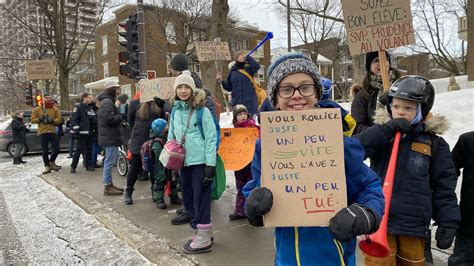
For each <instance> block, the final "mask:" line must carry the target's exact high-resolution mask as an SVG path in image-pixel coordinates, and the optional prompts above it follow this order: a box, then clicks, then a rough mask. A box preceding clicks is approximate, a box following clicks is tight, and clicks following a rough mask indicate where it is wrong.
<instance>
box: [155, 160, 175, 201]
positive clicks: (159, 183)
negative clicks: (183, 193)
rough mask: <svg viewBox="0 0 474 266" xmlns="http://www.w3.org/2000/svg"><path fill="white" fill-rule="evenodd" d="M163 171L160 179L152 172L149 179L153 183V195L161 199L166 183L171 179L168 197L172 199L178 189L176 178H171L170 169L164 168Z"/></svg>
mask: <svg viewBox="0 0 474 266" xmlns="http://www.w3.org/2000/svg"><path fill="white" fill-rule="evenodd" d="M155 171H156V169H155ZM163 171H164V173H163V175H162V178H161V179H155V175H154V174H153V175H151V178H150V180H151V183H152V184H153V185H152V188H153V195H154V197H155V198H156V199H158V200H162V199H163V198H164V196H165V187H166V185H167V184H168V181H171V188H170V190H171V195H170V198H171V199H173V198H176V197H178V189H177V185H178V180H177V179H176V178H175V179H173V172H172V171H171V170H169V169H166V168H164V170H163Z"/></svg>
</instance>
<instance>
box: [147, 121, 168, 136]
mask: <svg viewBox="0 0 474 266" xmlns="http://www.w3.org/2000/svg"><path fill="white" fill-rule="evenodd" d="M167 125H168V122H166V120H164V119H162V118H157V119H155V120H153V122H152V123H151V130H153V133H155V134H158V135H161V133H163V129H165V127H166V126H167Z"/></svg>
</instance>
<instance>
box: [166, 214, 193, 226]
mask: <svg viewBox="0 0 474 266" xmlns="http://www.w3.org/2000/svg"><path fill="white" fill-rule="evenodd" d="M192 220H193V217H191V215H189V214H188V213H187V212H183V213H181V214H177V215H176V217H174V218H173V219H171V224H172V225H181V224H187V223H189V222H191V221H192Z"/></svg>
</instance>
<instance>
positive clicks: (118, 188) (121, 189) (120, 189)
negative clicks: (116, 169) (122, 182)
mask: <svg viewBox="0 0 474 266" xmlns="http://www.w3.org/2000/svg"><path fill="white" fill-rule="evenodd" d="M110 185H111V186H113V187H114V188H115V189H116V190H118V191H122V192H124V191H125V190H124V189H123V188H121V187H116V186H115V185H114V183H112V184H110Z"/></svg>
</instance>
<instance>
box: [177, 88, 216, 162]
mask: <svg viewBox="0 0 474 266" xmlns="http://www.w3.org/2000/svg"><path fill="white" fill-rule="evenodd" d="M198 91H199V92H198V93H197V94H196V95H195V97H194V102H193V103H191V105H189V104H188V103H187V102H184V101H179V100H178V101H175V102H174V107H173V108H174V109H175V111H174V114H173V115H170V123H169V130H168V141H170V140H173V139H176V140H178V141H181V140H182V139H183V133H184V131H185V130H186V124H187V121H188V117H189V113H190V111H191V108H195V109H197V108H204V112H203V117H202V127H203V133H204V138H203V136H202V134H201V131H200V130H199V126H198V121H197V115H196V110H195V111H194V112H193V114H192V116H191V120H190V121H189V128H188V130H187V131H186V142H185V143H184V148H185V150H186V157H185V159H184V166H190V165H199V164H206V165H209V166H215V165H216V141H217V139H216V136H217V135H216V134H217V133H216V126H215V124H214V120H213V118H212V115H211V112H210V111H209V109H207V108H206V107H205V106H204V104H205V101H206V93H205V92H204V91H203V90H198Z"/></svg>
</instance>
